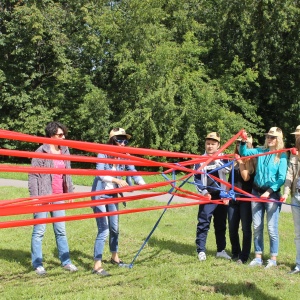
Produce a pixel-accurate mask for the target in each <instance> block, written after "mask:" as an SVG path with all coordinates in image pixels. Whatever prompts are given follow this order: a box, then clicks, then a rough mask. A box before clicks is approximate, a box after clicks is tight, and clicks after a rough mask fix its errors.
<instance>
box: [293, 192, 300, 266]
mask: <svg viewBox="0 0 300 300" xmlns="http://www.w3.org/2000/svg"><path fill="white" fill-rule="evenodd" d="M292 214H293V219H294V230H295V244H296V266H297V267H298V268H299V269H300V193H299V192H296V193H295V194H294V195H293V196H292Z"/></svg>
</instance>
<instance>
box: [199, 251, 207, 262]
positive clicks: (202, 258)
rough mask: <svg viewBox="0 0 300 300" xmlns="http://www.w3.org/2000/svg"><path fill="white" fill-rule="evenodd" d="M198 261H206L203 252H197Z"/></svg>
mask: <svg viewBox="0 0 300 300" xmlns="http://www.w3.org/2000/svg"><path fill="white" fill-rule="evenodd" d="M198 259H199V260H200V261H203V260H206V254H205V252H199V254H198Z"/></svg>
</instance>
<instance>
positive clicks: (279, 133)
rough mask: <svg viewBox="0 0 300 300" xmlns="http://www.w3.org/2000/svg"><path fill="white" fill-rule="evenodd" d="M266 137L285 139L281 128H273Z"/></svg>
mask: <svg viewBox="0 0 300 300" xmlns="http://www.w3.org/2000/svg"><path fill="white" fill-rule="evenodd" d="M265 135H272V136H277V137H281V138H282V137H283V134H282V130H281V129H280V128H279V127H271V128H270V130H269V132H267V133H265Z"/></svg>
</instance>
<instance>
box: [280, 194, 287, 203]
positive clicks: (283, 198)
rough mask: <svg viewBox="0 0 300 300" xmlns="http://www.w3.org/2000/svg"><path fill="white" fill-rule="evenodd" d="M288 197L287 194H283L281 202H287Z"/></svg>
mask: <svg viewBox="0 0 300 300" xmlns="http://www.w3.org/2000/svg"><path fill="white" fill-rule="evenodd" d="M287 198H288V195H287V194H283V195H282V197H281V198H280V202H286V199H287Z"/></svg>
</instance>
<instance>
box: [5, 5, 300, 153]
mask: <svg viewBox="0 0 300 300" xmlns="http://www.w3.org/2000/svg"><path fill="white" fill-rule="evenodd" d="M299 2H300V1H298V0H294V1H292V0H285V1H276V0H231V1H228V0H226V1H225V0H218V1H215V0H143V1H141V0H122V1H111V2H109V1H108V0H94V1H92V0H80V1H79V0H57V1H54V0H43V1H30V0H28V1H25V0H24V1H22V0H12V1H5V0H4V1H1V3H0V53H1V55H0V110H1V114H0V128H2V129H9V130H15V131H19V132H23V133H28V134H34V135H43V134H44V128H45V125H46V124H47V122H49V121H52V120H59V121H61V122H63V123H64V124H66V125H67V126H68V127H69V130H70V132H69V136H68V138H70V139H75V140H81V141H92V142H102V143H105V142H106V141H107V137H108V132H109V130H110V129H111V128H113V127H124V128H126V130H127V131H128V132H130V133H131V134H132V135H133V139H132V142H131V144H130V145H131V146H137V147H145V148H154V149H164V150H170V151H181V152H183V151H185V152H189V153H198V152H199V150H200V151H202V150H203V138H204V137H205V135H206V133H207V132H209V131H218V132H219V133H220V134H221V137H222V141H223V142H225V141H226V140H227V139H229V138H230V137H231V136H232V135H233V134H235V133H236V132H238V131H239V130H240V129H241V128H245V129H246V130H247V131H249V132H250V133H252V135H254V136H255V138H256V142H262V137H263V133H264V132H266V130H268V129H269V127H272V126H278V127H280V128H282V129H283V131H284V133H285V137H286V144H287V145H288V146H290V145H292V144H293V142H294V141H293V138H294V137H293V136H291V135H290V134H289V133H290V132H292V131H294V129H295V127H296V126H297V125H299V123H300V117H299V112H300V80H299V79H300V78H299V76H300V69H299V68H300V56H299V52H300V47H299V43H300V37H299V24H300V5H299ZM0 147H6V148H12V149H14V148H17V149H24V148H26V149H31V150H32V149H35V148H36V145H24V143H18V142H13V141H7V140H1V141H0Z"/></svg>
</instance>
